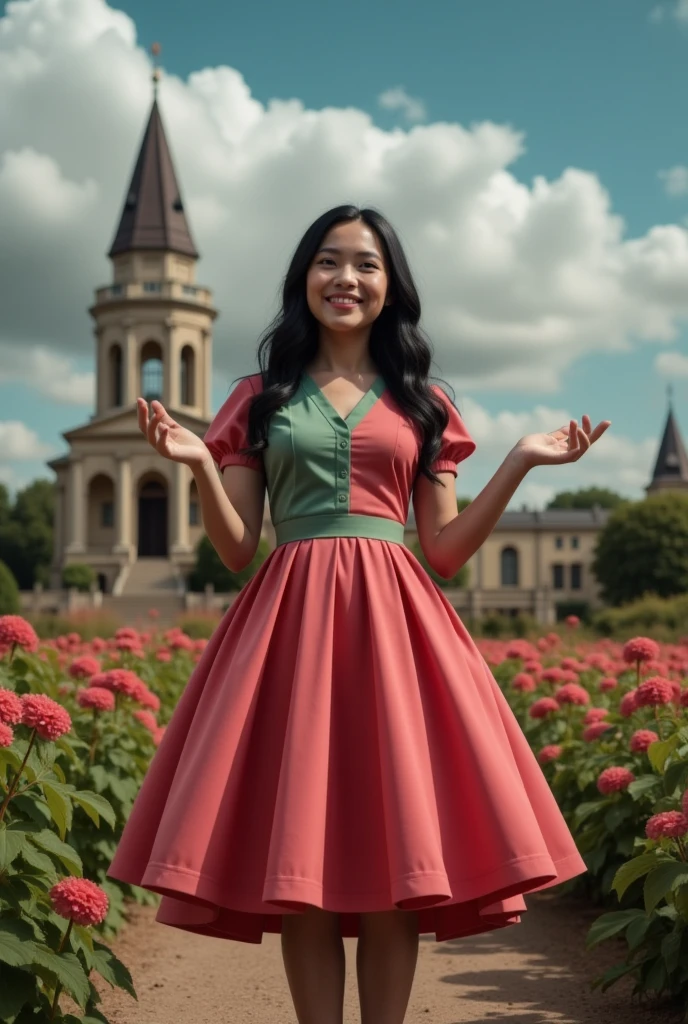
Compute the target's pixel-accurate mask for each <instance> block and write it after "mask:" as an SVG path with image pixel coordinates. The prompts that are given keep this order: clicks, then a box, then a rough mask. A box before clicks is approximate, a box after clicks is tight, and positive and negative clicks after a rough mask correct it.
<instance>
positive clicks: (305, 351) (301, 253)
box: [237, 204, 449, 482]
mask: <svg viewBox="0 0 688 1024" xmlns="http://www.w3.org/2000/svg"><path fill="white" fill-rule="evenodd" d="M354 220H361V221H363V222H364V223H365V224H367V225H368V227H369V228H371V230H373V231H374V232H375V233H376V234H377V236H378V238H379V240H380V242H381V244H382V248H383V250H384V255H385V259H386V263H387V270H388V278H389V293H388V294H389V296H390V297H391V299H392V302H391V303H390V305H386V306H384V308H383V309H382V311H381V313H380V314H379V316H378V317H377V319H376V320H375V321H374V322H373V324H372V327H371V331H370V339H369V350H370V355H371V358H372V360H373V362H374V363H375V365H376V366H377V368H378V370H379V372H380V374H381V375H382V377H383V378H384V380H385V384H386V385H387V388H388V390H389V392H390V393H391V395H392V397H393V398H394V399H395V401H396V402H397V404H398V405H399V407H400V408H401V409H402V410H403V411H404V412H405V413H406V414H407V415H408V417H409V418H410V419H411V420H412V421H413V422H414V423H415V424H416V426H417V428H418V429H419V432H420V436H421V437H422V438H423V441H422V444H421V449H420V452H419V461H418V473H423V474H424V475H425V476H426V477H427V478H428V479H430V480H433V481H434V482H439V477H438V476H437V474H436V473H434V472H433V471H432V470H431V469H430V466H431V465H432V463H433V462H434V460H435V459H436V458H437V457H438V455H439V452H440V446H441V441H442V434H443V432H444V430H445V428H446V426H447V422H448V419H449V414H448V412H447V409H446V407H445V405H444V403H443V402H442V400H441V398H439V397H438V396H437V395H435V394H434V393H433V391H432V390H431V388H430V384H429V376H428V375H429V370H430V364H431V362H432V348H431V345H430V342H429V340H428V339H427V337H426V336H425V334H424V333H423V331H422V330H421V328H420V327H419V321H420V299H419V296H418V291H417V289H416V286H415V284H414V281H413V277H412V275H411V270H410V268H409V265H408V261H407V259H406V256H405V254H404V250H403V248H402V245H401V242H400V240H399V237H398V235H397V233H396V231H395V230H394V228H393V227H392V225H391V224H390V223H389V221H388V220H387V219H386V217H384V216H383V215H382V214H381V213H379V212H378V211H377V210H374V209H368V208H365V209H359V208H358V207H357V206H353V205H351V204H345V205H343V206H336V207H334V208H333V209H331V210H328V211H327V212H326V213H323V214H321V216H320V217H318V218H317V220H315V221H314V222H313V223H312V224H311V225H310V227H309V228H308V229H307V230H306V232H305V234H304V235H303V237H302V238H301V241H300V242H299V244H298V245H297V247H296V249H295V251H294V254H293V256H292V258H291V261H290V263H289V268H288V270H287V273H286V275H285V278H284V282H283V284H282V308H281V310H280V312H279V313H278V314H277V316H276V317H275V318H274V319H273V321H272V322H271V323H270V324H269V326H268V327H267V328H266V329H265V331H264V332H263V334H262V335H261V338H260V341H259V344H258V364H259V368H260V374H261V378H262V381H263V390H262V391H261V392H259V393H258V394H256V395H254V396H253V399H252V400H251V405H250V407H249V414H248V439H249V446H248V447H246V448H243V449H242V452H243V453H245V454H251V455H256V454H258V453H260V452H262V451H263V450H264V449H265V448H266V447H267V444H268V427H269V421H270V417H271V416H272V414H273V413H275V412H276V411H277V410H278V409H279V408H280V407H281V406H283V405H284V404H285V403H286V402H288V401H289V399H290V398H291V397H292V395H293V394H294V392H295V391H296V389H297V387H298V384H299V380H300V378H301V375H302V373H303V372H304V370H305V367H306V366H308V365H309V364H310V363H311V362H312V361H313V359H314V358H315V356H316V353H317V351H318V336H319V335H318V327H319V323H318V321H317V319H316V318H315V317H314V316H313V314H312V313H311V311H310V308H309V306H308V302H307V299H306V276H307V274H308V270H309V268H310V266H311V264H312V262H313V259H314V258H315V255H316V253H317V252H318V250H319V248H320V246H321V245H322V242H323V239H324V237H325V235H326V234H327V232H328V231H329V230H330V229H331V228H332V227H334V226H336V225H337V224H341V223H344V222H347V221H354ZM247 376H250V374H248V375H247ZM237 379H239V378H237Z"/></svg>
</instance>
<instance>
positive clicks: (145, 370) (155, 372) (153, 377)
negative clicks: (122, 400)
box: [141, 341, 163, 402]
mask: <svg viewBox="0 0 688 1024" xmlns="http://www.w3.org/2000/svg"><path fill="white" fill-rule="evenodd" d="M162 389H163V365H162V349H161V348H160V345H159V344H158V342H157V341H147V342H146V343H145V345H144V346H143V348H142V349H141V395H142V397H143V398H145V399H146V401H147V402H152V401H153V399H154V398H157V399H158V400H162Z"/></svg>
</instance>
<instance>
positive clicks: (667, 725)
mask: <svg viewBox="0 0 688 1024" xmlns="http://www.w3.org/2000/svg"><path fill="white" fill-rule="evenodd" d="M577 625H578V622H577V620H576V619H575V617H573V616H572V617H570V619H569V620H568V627H567V631H566V634H565V635H564V636H563V637H562V636H561V635H559V634H558V633H554V632H552V633H549V634H547V635H546V636H542V637H538V638H536V639H534V640H532V641H531V640H525V639H518V640H509V641H506V640H481V641H479V645H480V648H481V651H482V653H483V656H484V657H485V659H486V661H487V662H488V664H489V665H490V667H491V669H492V671H493V672H494V674H495V677H496V678H497V680H498V682H499V684H500V686H501V687H502V689H503V691H504V693H505V695H506V696H507V698H508V700H509V702H510V705H511V707H512V708H513V710H514V712H515V714H516V716H517V718H518V719H519V722H520V724H521V727H522V728H523V730H524V732H525V734H526V736H527V737H528V739H529V741H530V743H531V746H532V748H533V750H534V751H535V753H536V755H537V757H538V759H539V762H540V764H541V766H542V769H543V771H544V772H545V774H546V776H547V778H548V781H549V783H550V785H551V787H552V790H553V792H554V794H555V796H556V798H557V801H558V803H559V806H560V807H561V809H562V812H563V813H564V815H565V817H566V820H567V822H568V823H569V827H570V828H571V831H572V832H573V834H574V836H575V837H576V841H577V844H578V847H579V849H580V851H581V853H582V855H583V857H584V858H585V862H586V865H587V867H588V872H587V873H586V874H585V875H582V876H578V877H577V878H575V879H572V880H571V881H570V882H569V883H566V886H567V888H568V889H571V890H573V891H575V892H577V893H578V892H580V894H581V895H584V896H585V897H586V898H587V899H588V900H590V901H592V902H593V903H594V904H595V905H598V906H600V909H601V910H606V911H607V912H605V913H602V914H601V916H600V917H599V918H598V919H597V920H596V921H595V922H594V924H593V926H592V928H591V929H590V933H589V936H588V945H589V946H590V947H592V946H594V945H596V944H597V943H599V942H602V941H606V940H608V941H612V942H616V943H619V945H620V947H622V948H620V962H619V963H618V965H617V966H615V967H614V968H613V969H612V970H610V971H608V972H606V973H605V974H604V975H602V976H601V977H599V978H596V979H594V981H593V985H594V986H602V988H603V989H606V988H607V987H608V986H609V985H611V984H613V983H614V982H615V981H616V980H617V979H618V978H620V977H622V976H623V975H625V974H632V975H633V976H634V979H635V988H634V993H638V994H640V995H642V996H645V995H647V994H649V993H657V994H662V995H672V996H675V997H676V999H677V1000H678V1001H682V1002H681V1005H683V1006H685V1007H688V860H687V857H688V795H687V794H686V791H687V789H688V687H687V686H686V684H685V677H686V675H688V640H687V641H686V642H685V643H679V644H675V645H668V644H667V645H663V646H661V647H660V646H659V645H658V644H656V643H655V642H654V641H653V640H651V639H649V638H635V639H633V640H630V641H628V642H627V643H626V644H625V645H621V644H617V643H614V642H612V641H610V640H603V641H599V642H596V643H593V642H585V641H582V640H580V639H579V637H578V632H577V628H576V627H577ZM206 642H207V641H206V640H205V639H203V638H199V639H193V638H191V637H190V636H189V635H188V634H187V633H185V632H183V631H182V630H181V629H179V628H174V629H170V630H166V631H164V632H162V631H160V630H159V629H158V628H156V619H155V617H154V616H152V617H151V626H150V628H147V629H134V628H133V627H123V628H121V629H118V630H117V631H116V633H115V635H114V636H113V637H111V638H109V639H102V638H100V637H94V638H92V639H90V640H88V641H86V640H84V639H82V636H81V635H80V633H79V632H76V631H74V632H70V633H67V634H64V635H61V636H58V637H55V638H53V639H48V640H43V641H39V640H38V638H37V636H36V634H35V633H34V632H33V629H32V627H31V626H30V625H29V624H28V623H27V622H25V621H24V620H23V619H21V618H19V617H18V616H4V617H0V1020H2V1021H3V1022H7V1024H25V1022H28V1021H31V1022H33V1024H35V1022H39V1021H69V1022H76V1021H83V1022H85V1024H91V1022H95V1021H105V1020H106V1018H105V1017H104V1016H103V1015H102V1013H100V1011H99V1010H98V1003H99V996H98V993H97V991H96V988H95V986H94V985H93V983H92V981H91V979H90V975H91V972H92V971H95V972H96V973H98V974H100V975H101V976H102V977H103V978H105V979H106V980H107V981H108V982H109V983H110V984H112V985H117V986H120V987H122V988H124V989H125V990H127V991H128V992H130V993H131V994H132V995H135V993H134V989H133V986H132V983H131V976H130V974H129V972H128V970H127V969H126V967H125V966H124V965H123V964H122V963H120V962H119V961H118V960H117V958H116V957H115V956H114V955H113V953H112V951H111V950H110V949H109V947H108V945H107V942H108V941H109V940H111V939H112V937H113V936H114V935H115V934H116V933H117V931H118V929H119V928H120V926H121V924H122V923H123V921H124V919H125V912H126V904H125V900H126V899H128V898H130V899H134V900H136V901H137V902H139V903H146V904H152V905H155V904H156V903H157V902H158V899H159V897H157V896H155V895H154V894H151V893H149V892H147V891H146V890H143V889H140V888H138V887H135V886H129V885H126V884H124V883H118V882H116V881H115V880H113V879H108V878H106V871H107V868H108V866H109V864H110V861H111V859H112V857H113V855H114V852H115V849H116V846H117V842H118V839H119V836H120V835H121V832H122V829H123V827H124V823H125V822H126V820H127V817H128V814H129V811H130V809H131V806H132V804H133V801H134V798H135V796H136V794H137V792H138V790H139V787H140V785H141V782H142V780H143V777H144V775H145V772H146V770H147V768H148V765H149V763H150V759H151V757H152V756H153V754H154V752H155V748H156V746H157V745H158V743H159V742H160V739H161V737H162V735H163V734H164V730H165V725H166V723H167V721H168V720H169V717H170V715H171V714H172V711H173V709H174V707H175V706H176V703H177V701H178V699H179V697H180V695H181V693H182V691H183V689H184V687H185V685H186V682H187V680H188V678H189V675H190V674H191V671H192V670H193V666H194V664H195V661H197V660H198V658H199V657H200V652H201V651H202V650H203V648H204V646H205V644H206ZM63 992H65V993H67V994H68V995H69V996H70V997H71V998H72V999H73V1000H74V1002H75V1003H76V1004H77V1005H78V1006H79V1007H81V1010H82V1013H83V1015H82V1016H75V1015H74V1014H71V1013H68V1012H66V1011H65V1012H63V1011H62V1010H61V1008H60V996H61V994H62V993H63ZM686 1019H687V1020H688V1015H687V1017H686Z"/></svg>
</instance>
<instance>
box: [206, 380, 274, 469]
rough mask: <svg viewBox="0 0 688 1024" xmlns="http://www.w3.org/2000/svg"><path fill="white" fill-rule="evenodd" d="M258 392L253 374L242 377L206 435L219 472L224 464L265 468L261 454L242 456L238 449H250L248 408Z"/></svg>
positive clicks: (207, 443)
mask: <svg viewBox="0 0 688 1024" xmlns="http://www.w3.org/2000/svg"><path fill="white" fill-rule="evenodd" d="M255 393H256V392H255V390H254V386H253V382H252V380H251V378H250V377H244V378H243V380H240V381H239V383H238V384H237V386H236V387H235V388H234V391H232V393H231V395H230V396H229V398H228V399H227V400H226V401H225V403H224V405H223V406H222V407H221V408H220V410H219V411H218V413H217V415H216V416H215V419H214V420H213V421H212V423H211V424H210V426H209V427H208V430H207V433H206V435H205V437H204V438H203V440H204V442H205V446H206V448H207V449H208V451H209V452H210V454H211V455H212V457H213V461H214V462H216V463H217V466H218V469H219V470H220V472H222V470H223V469H224V468H225V466H249V468H250V469H258V470H262V468H263V457H262V455H242V454H241V453H240V452H239V451H238V449H239V448H248V444H249V440H248V410H249V407H250V405H251V399H252V398H253V395H254V394H255Z"/></svg>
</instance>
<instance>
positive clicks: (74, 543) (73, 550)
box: [66, 458, 86, 555]
mask: <svg viewBox="0 0 688 1024" xmlns="http://www.w3.org/2000/svg"><path fill="white" fill-rule="evenodd" d="M68 472H69V477H68V481H67V523H68V530H69V534H68V536H69V543H68V545H67V549H66V554H68V555H83V554H85V553H86V492H85V490H84V464H83V462H82V461H81V459H80V458H72V459H71V460H70V463H69V469H68Z"/></svg>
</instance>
